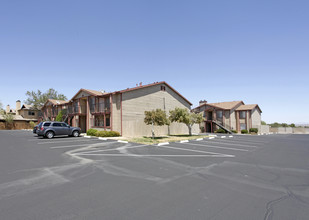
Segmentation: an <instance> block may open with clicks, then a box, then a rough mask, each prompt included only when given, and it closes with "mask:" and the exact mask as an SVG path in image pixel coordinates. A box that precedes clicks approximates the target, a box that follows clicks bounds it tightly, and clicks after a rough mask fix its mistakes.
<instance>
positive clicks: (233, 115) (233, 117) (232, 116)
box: [230, 110, 237, 130]
mask: <svg viewBox="0 0 309 220" xmlns="http://www.w3.org/2000/svg"><path fill="white" fill-rule="evenodd" d="M230 120H231V129H233V130H236V128H237V125H236V112H235V111H234V110H231V112H230Z"/></svg>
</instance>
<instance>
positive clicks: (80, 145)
mask: <svg viewBox="0 0 309 220" xmlns="http://www.w3.org/2000/svg"><path fill="white" fill-rule="evenodd" d="M89 145H91V144H76V145H64V146H57V147H50V149H57V148H68V147H85V146H89Z"/></svg>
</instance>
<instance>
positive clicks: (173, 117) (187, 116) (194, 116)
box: [169, 108, 204, 135]
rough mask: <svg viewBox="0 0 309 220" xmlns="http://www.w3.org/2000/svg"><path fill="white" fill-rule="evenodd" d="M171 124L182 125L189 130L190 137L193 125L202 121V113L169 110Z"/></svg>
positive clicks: (182, 109)
mask: <svg viewBox="0 0 309 220" xmlns="http://www.w3.org/2000/svg"><path fill="white" fill-rule="evenodd" d="M169 119H170V121H171V122H178V123H184V124H186V125H187V127H188V129H189V135H192V126H193V125H194V124H200V123H202V122H203V121H204V118H203V113H194V112H189V110H188V109H186V108H175V109H174V110H170V117H169Z"/></svg>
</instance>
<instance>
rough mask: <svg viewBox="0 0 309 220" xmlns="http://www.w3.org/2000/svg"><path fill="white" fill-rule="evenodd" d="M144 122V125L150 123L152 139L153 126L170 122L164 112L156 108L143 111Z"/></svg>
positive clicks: (153, 134)
mask: <svg viewBox="0 0 309 220" xmlns="http://www.w3.org/2000/svg"><path fill="white" fill-rule="evenodd" d="M144 122H145V124H146V125H151V134H152V139H154V136H155V133H154V126H163V125H169V124H170V122H169V120H168V118H167V116H166V113H165V112H164V111H163V110H162V109H156V110H152V111H145V118H144Z"/></svg>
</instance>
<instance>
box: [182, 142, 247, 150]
mask: <svg viewBox="0 0 309 220" xmlns="http://www.w3.org/2000/svg"><path fill="white" fill-rule="evenodd" d="M183 144H187V145H197V146H203V147H210V148H218V149H225V150H236V151H249V150H246V149H239V148H231V147H220V146H213V145H205V144H194V143H183Z"/></svg>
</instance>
